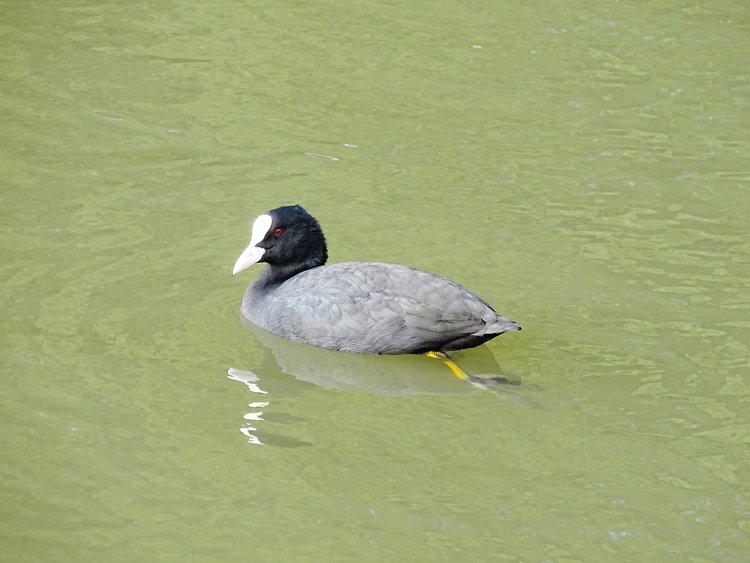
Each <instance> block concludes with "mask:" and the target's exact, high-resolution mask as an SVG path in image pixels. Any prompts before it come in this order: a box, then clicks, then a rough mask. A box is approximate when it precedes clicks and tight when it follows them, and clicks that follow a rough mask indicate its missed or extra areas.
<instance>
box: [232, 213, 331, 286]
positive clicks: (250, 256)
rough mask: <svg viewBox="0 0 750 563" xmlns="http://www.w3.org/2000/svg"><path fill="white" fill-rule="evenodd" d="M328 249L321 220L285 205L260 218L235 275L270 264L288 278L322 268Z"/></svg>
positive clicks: (277, 273)
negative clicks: (261, 264) (263, 263)
mask: <svg viewBox="0 0 750 563" xmlns="http://www.w3.org/2000/svg"><path fill="white" fill-rule="evenodd" d="M326 260H328V249H327V246H326V239H325V236H324V235H323V230H322V229H321V228H320V224H319V223H318V221H317V220H316V219H315V217H313V216H312V215H310V214H309V213H308V212H307V211H305V210H304V209H303V208H302V207H300V206H299V205H285V206H283V207H277V208H276V209H272V210H270V211H268V212H267V213H264V214H263V215H260V216H258V218H257V219H255V222H254V223H253V230H252V237H251V240H250V244H249V245H248V247H247V248H246V249H245V251H244V252H243V253H242V255H241V256H240V257H239V258H238V259H237V263H236V264H235V265H234V272H233V273H235V274H236V273H237V272H240V271H242V270H244V269H245V268H248V267H250V266H252V265H253V264H255V263H256V262H266V263H267V264H269V265H270V266H271V267H272V269H274V270H278V271H277V272H276V273H275V275H274V277H275V278H279V277H283V278H284V279H286V278H288V277H291V276H293V275H294V274H297V273H299V272H301V271H304V270H308V269H310V268H314V267H316V266H322V265H323V264H325V263H326Z"/></svg>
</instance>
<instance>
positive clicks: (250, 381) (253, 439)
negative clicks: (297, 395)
mask: <svg viewBox="0 0 750 563" xmlns="http://www.w3.org/2000/svg"><path fill="white" fill-rule="evenodd" d="M227 377H228V378H229V379H231V380H232V381H239V382H240V383H242V384H244V385H245V386H246V387H247V388H248V389H249V390H250V392H251V393H258V394H260V395H268V392H266V391H264V390H263V389H261V388H260V386H259V385H258V379H259V378H258V376H257V375H255V374H254V373H253V372H251V371H247V370H241V369H236V368H229V371H228V372H227ZM269 404H270V401H254V402H252V403H249V404H248V406H249V407H250V408H251V409H257V408H265V407H267V406H268V405H269ZM242 418H243V419H244V420H245V421H253V422H255V421H258V420H263V411H254V412H248V413H245V415H244V416H243V417H242ZM257 430H258V429H257V428H256V427H255V426H253V425H251V424H250V423H249V422H245V423H244V426H241V427H240V432H242V434H243V435H244V436H245V437H246V438H247V441H248V442H249V443H251V444H256V445H259V446H262V445H263V442H261V440H260V438H259V437H258V436H257V435H256V434H254V432H256V431H257Z"/></svg>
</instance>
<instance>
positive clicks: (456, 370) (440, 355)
mask: <svg viewBox="0 0 750 563" xmlns="http://www.w3.org/2000/svg"><path fill="white" fill-rule="evenodd" d="M425 356H427V357H428V358H435V359H436V360H440V361H442V362H443V363H444V364H445V365H446V366H448V367H449V368H450V370H451V371H452V372H453V375H455V376H456V377H457V378H459V379H466V378H467V377H469V374H468V373H466V372H465V371H464V370H462V369H461V368H460V367H459V365H458V364H457V363H456V362H454V361H453V360H451V359H450V357H449V356H448V354H446V353H445V352H426V353H425Z"/></svg>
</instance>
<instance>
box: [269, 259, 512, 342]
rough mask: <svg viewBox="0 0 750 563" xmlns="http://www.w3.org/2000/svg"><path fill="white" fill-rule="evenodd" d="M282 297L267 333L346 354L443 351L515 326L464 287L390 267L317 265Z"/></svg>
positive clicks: (291, 283)
mask: <svg viewBox="0 0 750 563" xmlns="http://www.w3.org/2000/svg"><path fill="white" fill-rule="evenodd" d="M282 294H283V295H282V296H279V297H276V298H274V299H273V304H272V306H273V314H272V315H270V316H269V315H267V316H266V320H267V322H268V324H269V326H266V327H265V328H268V329H269V330H271V331H272V332H275V333H277V334H279V335H281V336H285V337H287V338H292V339H294V340H300V341H303V342H307V343H310V344H314V345H316V346H322V347H325V348H333V349H337V350H345V351H350V352H366V353H377V354H392V353H404V352H411V351H423V350H426V349H441V348H442V347H443V346H445V345H446V344H447V343H450V342H453V341H456V340H460V339H463V338H466V337H468V336H470V335H475V336H484V339H485V340H486V339H489V338H490V337H491V336H494V335H497V334H501V333H502V332H505V331H506V330H514V328H513V327H512V326H510V325H507V323H511V324H512V325H514V326H515V327H517V325H515V323H512V321H509V320H508V319H504V318H503V317H500V316H498V315H497V313H495V311H494V310H493V309H492V308H491V307H490V306H489V305H488V304H487V303H485V302H484V301H483V300H482V299H480V298H479V297H478V296H476V295H475V294H473V293H471V292H470V291H468V290H467V289H466V288H464V287H463V286H461V285H459V284H457V283H455V282H452V281H450V280H448V279H446V278H443V277H440V276H435V275H433V274H430V273H427V272H423V271H421V270H416V269H413V268H409V267H406V266H397V265H392V264H380V263H343V264H334V265H332V266H327V267H322V268H316V269H314V270H310V271H308V272H304V273H303V274H298V275H297V276H295V277H294V278H292V279H290V280H289V281H287V282H285V283H284V291H283V292H282ZM269 312H270V311H269ZM269 319H271V320H270V322H269Z"/></svg>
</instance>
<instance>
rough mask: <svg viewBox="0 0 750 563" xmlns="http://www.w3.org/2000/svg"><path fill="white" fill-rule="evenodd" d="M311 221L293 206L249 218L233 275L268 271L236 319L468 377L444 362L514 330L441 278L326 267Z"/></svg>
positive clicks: (346, 265) (387, 267) (358, 266)
mask: <svg viewBox="0 0 750 563" xmlns="http://www.w3.org/2000/svg"><path fill="white" fill-rule="evenodd" d="M327 260H328V249H327V246H326V239H325V236H324V235H323V230H322V229H321V227H320V224H319V223H318V221H317V220H316V219H315V218H314V217H313V216H312V215H310V214H309V213H308V212H307V211H305V210H304V209H303V208H302V207H300V206H299V205H287V206H283V207H277V208H276V209H272V210H270V211H268V212H266V213H264V214H262V215H260V216H258V218H257V219H255V222H254V223H253V227H252V234H251V237H250V244H249V245H248V246H247V248H246V249H245V250H244V251H243V252H242V254H241V255H240V257H239V258H238V259H237V262H236V263H235V264H234V268H233V269H232V274H233V275H234V274H237V273H238V272H241V271H243V270H245V269H246V268H249V267H250V266H252V265H253V264H255V263H257V262H265V263H266V264H267V266H266V267H265V268H264V269H263V270H262V271H261V273H260V274H259V275H258V277H257V278H256V279H255V280H254V281H253V282H252V283H251V284H250V286H249V287H248V288H247V291H246V292H245V296H244V297H243V300H242V309H241V310H242V315H243V316H244V317H245V318H246V319H247V320H248V321H249V322H251V323H252V324H254V325H257V326H259V327H261V328H263V329H265V330H268V331H269V332H272V333H274V334H276V335H278V336H281V337H283V338H287V339H289V340H296V341H298V342H303V343H306V344H311V345H313V346H319V347H322V348H328V349H331V350H338V351H342V352H354V353H360V354H426V355H428V356H430V357H433V358H439V359H441V360H443V361H444V362H445V363H446V364H447V365H448V366H449V367H450V368H451V370H452V371H453V373H454V374H455V375H456V376H458V377H459V378H461V379H465V378H467V377H470V376H468V375H467V374H466V373H465V372H464V371H463V370H461V368H460V367H458V366H457V365H456V364H455V363H453V362H452V361H451V360H450V358H449V357H448V356H447V354H446V353H447V352H449V351H451V350H459V349H463V348H472V347H474V346H479V345H480V344H483V343H484V342H487V341H488V340H490V339H492V338H495V337H496V336H499V335H501V334H503V333H505V332H509V331H513V330H521V326H520V325H519V324H518V323H516V322H514V321H512V320H510V319H508V318H506V317H503V316H501V315H499V314H497V313H496V312H495V310H494V309H493V308H492V307H491V306H490V305H488V304H487V303H486V302H485V301H484V300H483V299H481V298H480V297H479V296H477V295H476V294H474V293H472V292H471V291H469V290H468V289H466V288H465V287H463V286H462V285H460V284H458V283H456V282H454V281H451V280H449V279H447V278H444V277H442V276H437V275H435V274H431V273H428V272H424V271H422V270H417V269H415V268H411V267H408V266H400V265H396V264H385V263H380V262H343V263H339V264H331V265H326V261H327Z"/></svg>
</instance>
